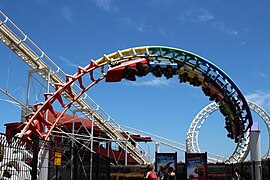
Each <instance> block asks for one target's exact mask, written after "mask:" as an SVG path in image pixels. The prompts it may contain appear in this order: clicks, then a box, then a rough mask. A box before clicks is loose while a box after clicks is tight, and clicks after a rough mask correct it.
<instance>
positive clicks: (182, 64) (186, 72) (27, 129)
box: [0, 11, 253, 164]
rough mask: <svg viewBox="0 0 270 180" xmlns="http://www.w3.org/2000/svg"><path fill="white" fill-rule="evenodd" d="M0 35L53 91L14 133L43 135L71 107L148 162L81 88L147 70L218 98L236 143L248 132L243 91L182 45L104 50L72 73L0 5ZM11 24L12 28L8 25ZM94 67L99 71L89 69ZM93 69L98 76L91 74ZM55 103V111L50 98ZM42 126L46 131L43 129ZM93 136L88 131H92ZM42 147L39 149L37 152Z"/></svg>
mask: <svg viewBox="0 0 270 180" xmlns="http://www.w3.org/2000/svg"><path fill="white" fill-rule="evenodd" d="M0 15H1V17H2V18H3V20H0V40H1V41H2V42H3V43H4V44H5V45H6V46H8V47H9V48H10V49H11V50H12V51H14V52H15V53H16V54H17V55H18V56H19V57H20V58H21V59H22V60H23V61H24V62H25V63H26V64H27V65H29V66H30V67H31V68H32V69H33V70H35V71H36V72H37V73H38V74H39V75H40V76H41V77H43V78H44V79H45V80H47V81H48V82H49V83H50V85H51V86H52V87H53V88H54V90H55V91H54V92H47V93H45V94H44V101H43V102H38V103H36V104H34V105H33V109H32V112H30V113H29V114H27V115H26V116H25V118H26V121H25V123H24V126H23V128H22V129H21V131H20V133H18V134H17V136H18V137H22V138H24V139H28V140H31V135H32V134H37V135H38V136H40V138H42V139H44V140H48V139H49V138H50V136H51V134H52V132H53V130H55V129H59V126H61V124H60V123H59V122H60V120H61V118H62V117H63V115H64V114H65V113H66V111H67V110H69V109H70V108H71V107H76V108H77V110H78V111H80V112H81V113H82V114H84V115H85V116H86V117H87V118H88V119H91V120H95V123H96V125H97V126H98V127H99V128H100V129H101V130H102V131H104V132H106V135H107V136H108V137H109V138H111V139H113V140H117V143H118V144H119V146H120V147H122V148H125V149H126V150H127V151H128V152H129V153H130V154H131V156H132V157H133V158H134V159H136V160H137V161H138V163H140V164H146V163H149V161H148V159H149V158H147V157H146V156H145V153H144V154H142V153H140V151H139V150H138V149H137V147H135V146H134V145H132V143H131V142H130V139H131V137H130V136H129V134H126V137H125V136H124V135H123V134H121V133H120V131H119V130H121V127H120V126H119V125H118V124H117V123H116V122H115V121H114V120H113V119H112V118H111V117H110V116H109V115H108V114H107V113H106V112H105V111H103V110H102V109H101V108H100V106H99V105H97V104H96V103H94V101H87V100H86V99H87V98H86V97H88V96H85V95H87V94H86V92H87V91H88V90H89V89H91V88H92V87H93V86H94V85H96V84H98V83H99V82H100V81H101V80H103V79H106V81H107V82H116V81H121V79H127V80H132V81H134V80H136V76H140V77H142V76H146V75H147V74H148V73H152V74H153V75H154V76H155V77H157V78H159V77H161V76H165V77H166V78H167V79H169V78H172V77H173V76H175V75H176V76H178V78H179V81H180V83H182V82H184V83H189V84H191V85H192V86H201V87H202V91H203V93H204V94H205V95H206V96H209V99H210V100H211V101H216V102H218V106H219V109H220V111H221V113H222V114H223V115H224V118H225V124H226V129H227V131H228V137H230V138H231V139H233V140H234V141H235V142H236V143H239V142H245V138H246V137H245V135H246V133H245V132H248V131H249V129H250V127H251V125H252V123H253V121H252V116H251V112H250V109H249V106H248V103H247V101H246V100H245V97H244V96H243V94H242V92H241V91H240V89H239V88H238V86H237V85H236V84H235V83H234V82H233V80H232V79H231V78H230V77H229V76H228V75H227V74H226V73H225V72H223V71H222V70H221V69H220V68H219V67H218V66H216V65H215V64H213V63H212V62H210V61H208V60H206V59H205V58H203V57H201V56H198V55H196V54H194V53H191V52H189V51H186V50H182V49H177V48H172V47H163V46H142V47H134V48H128V49H124V50H118V51H116V52H113V53H111V54H108V55H104V56H102V57H101V58H99V59H97V60H91V61H90V63H89V64H87V65H86V66H84V67H81V66H79V67H78V70H77V72H76V73H74V74H73V75H69V74H66V73H64V72H63V71H62V70H61V68H60V67H58V66H57V65H56V64H55V63H54V62H53V61H52V60H51V59H50V58H49V57H48V56H47V55H46V54H45V53H44V52H43V51H42V50H41V49H40V48H39V47H38V46H37V45H35V44H34V43H33V42H32V41H31V40H30V39H29V38H28V36H26V35H25V34H24V33H23V32H22V31H21V30H20V29H19V28H18V27H17V26H16V25H15V24H14V23H13V22H12V21H11V20H10V19H9V18H8V17H7V16H5V15H4V14H3V13H2V12H1V11H0ZM14 30H16V32H15V31H14ZM98 71H100V72H101V73H94V72H98ZM96 75H99V76H98V77H95V76H96ZM57 103H59V104H60V105H61V110H60V112H59V113H56V111H55V108H54V106H55V104H57ZM48 111H49V112H51V113H52V114H53V115H54V117H55V121H54V122H53V123H49V122H47V121H46V113H47V112H48ZM44 129H47V131H44ZM92 138H93V137H92ZM41 154H42V152H40V156H41Z"/></svg>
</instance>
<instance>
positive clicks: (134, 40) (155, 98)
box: [0, 0, 270, 156]
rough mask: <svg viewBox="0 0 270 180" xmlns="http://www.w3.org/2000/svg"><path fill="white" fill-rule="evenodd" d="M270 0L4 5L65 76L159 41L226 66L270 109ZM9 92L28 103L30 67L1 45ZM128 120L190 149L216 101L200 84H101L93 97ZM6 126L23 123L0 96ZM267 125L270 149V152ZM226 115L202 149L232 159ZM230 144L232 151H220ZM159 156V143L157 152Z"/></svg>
mask: <svg viewBox="0 0 270 180" xmlns="http://www.w3.org/2000/svg"><path fill="white" fill-rule="evenodd" d="M269 7H270V2H269V1H266V0H264V1H260V2H259V3H258V2H255V1H250V0H248V1H244V0H240V1H232V0H228V1H221V0H211V1H210V0H207V1H197V0H190V1H187V0H179V1H177V0H167V1H162V0H148V1H142V0H138V1H114V0H77V1H76V2H75V1H71V0H68V1H67V0H66V1H63V0H59V1H47V0H25V1H16V2H15V1H4V0H1V1H0V9H1V10H2V11H3V12H4V13H5V14H6V15H7V16H8V17H9V18H10V19H11V20H12V21H13V22H14V23H15V24H16V25H17V26H18V27H19V28H21V30H22V31H23V32H24V33H26V34H27V35H28V36H29V37H30V38H31V39H32V40H33V41H34V42H35V43H36V44H37V45H38V46H39V47H40V48H41V49H42V50H43V51H44V52H45V53H47V55H49V57H51V59H53V60H54V62H55V63H56V64H58V65H59V66H60V67H61V68H62V69H63V70H64V71H65V72H67V73H69V74H74V73H75V72H76V69H77V66H79V65H80V66H85V65H87V64H88V63H89V61H90V59H98V58H99V57H101V56H103V54H109V53H112V52H114V51H117V50H118V49H126V48H130V47H137V46H145V45H155V46H159V45H161V46H169V47H176V48H180V49H184V50H188V51H191V52H193V53H195V54H198V55H200V56H202V57H204V58H206V59H208V60H209V61H211V62H213V63H214V64H216V65H217V66H219V67H220V68H221V69H222V70H223V71H225V72H226V73H227V74H228V75H229V76H230V77H231V78H232V79H233V80H234V82H235V83H236V84H237V85H238V87H239V88H240V89H241V90H242V92H243V94H244V95H245V96H246V97H247V99H249V100H252V101H254V102H256V103H258V104H259V105H260V106H262V107H263V108H264V109H265V110H267V111H268V112H269V111H270V84H269V82H268V78H269V76H270V73H269V70H268V69H269V65H270V63H269V61H268V57H267V52H269V50H270V49H269V47H270V36H269V32H270V22H269V21H268V20H267V18H268V17H269V16H270V12H269ZM0 58H1V62H2V64H1V66H2V67H1V72H0V75H1V77H2V78H1V79H0V87H1V88H2V89H4V90H7V91H8V92H9V93H11V94H12V95H13V96H15V97H16V98H18V99H20V100H22V101H25V92H26V86H27V84H26V83H27V71H28V70H29V68H28V67H27V65H26V64H24V63H23V62H22V61H21V60H20V59H19V58H17V56H16V55H15V54H14V53H12V52H11V51H10V50H9V49H8V48H7V47H6V46H4V45H3V44H0ZM88 94H89V95H90V97H92V98H93V99H94V100H95V101H96V102H97V103H98V104H100V105H101V107H102V108H103V109H105V110H106V111H107V112H108V113H109V114H110V115H111V116H112V117H113V118H114V119H115V120H116V121H117V122H118V123H119V124H122V125H126V126H131V127H134V128H138V129H141V130H144V131H148V132H151V133H154V134H157V135H160V136H164V137H167V138H169V139H172V140H175V141H179V142H181V143H185V138H186V133H187V131H188V128H189V125H190V123H191V121H192V119H193V118H194V117H195V116H196V114H197V113H198V112H199V111H200V110H201V109H202V108H203V107H205V106H206V105H208V104H209V103H210V101H209V100H208V98H207V97H205V96H204V95H203V93H202V91H201V89H200V88H194V87H192V86H190V85H188V84H179V83H178V80H177V78H176V77H175V78H174V79H170V80H166V79H165V78H160V79H158V78H154V77H153V76H151V75H148V76H147V77H145V78H139V79H138V80H137V81H136V82H128V81H126V80H122V82H121V83H105V82H102V83H99V84H98V85H96V86H94V87H93V88H91V89H90V91H89V92H88ZM0 99H1V101H0V107H1V108H0V112H1V113H0V120H1V122H0V130H1V132H4V126H3V124H4V123H7V122H16V121H19V119H20V113H19V110H18V108H16V107H15V106H14V105H12V104H10V103H7V102H6V101H4V100H3V99H8V98H7V97H6V96H4V95H3V94H0ZM254 120H255V121H259V123H260V127H261V131H262V133H261V136H262V142H261V143H262V153H265V152H266V148H267V147H268V137H267V132H266V129H265V127H264V126H265V125H264V124H263V122H262V121H261V120H260V119H259V118H258V117H257V116H256V115H254ZM223 127H224V119H223V118H222V116H221V115H219V112H217V113H215V114H214V115H213V116H211V117H210V118H209V120H207V122H206V123H205V124H204V125H203V128H202V130H201V131H200V146H201V149H206V150H208V151H210V152H214V153H217V154H221V155H227V156H228V155H230V154H231V152H232V151H233V149H234V147H235V144H234V142H233V141H231V140H230V139H228V138H227V137H226V130H225V129H224V128H223ZM224 144H226V145H227V147H228V148H226V149H224V148H221V146H223V145H224ZM150 148H151V149H152V150H153V149H154V147H152V146H151V147H150Z"/></svg>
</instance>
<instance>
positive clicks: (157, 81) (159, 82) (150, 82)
mask: <svg viewBox="0 0 270 180" xmlns="http://www.w3.org/2000/svg"><path fill="white" fill-rule="evenodd" d="M130 83H131V84H132V85H135V86H169V85H170V81H168V80H167V79H164V78H155V79H151V80H147V81H130Z"/></svg>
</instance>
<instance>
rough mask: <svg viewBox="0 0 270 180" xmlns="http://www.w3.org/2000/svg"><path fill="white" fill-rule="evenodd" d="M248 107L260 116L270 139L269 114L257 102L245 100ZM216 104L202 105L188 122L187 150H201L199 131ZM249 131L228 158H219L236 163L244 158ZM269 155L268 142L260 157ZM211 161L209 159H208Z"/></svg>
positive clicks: (246, 151) (247, 148)
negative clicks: (263, 153)
mask: <svg viewBox="0 0 270 180" xmlns="http://www.w3.org/2000/svg"><path fill="white" fill-rule="evenodd" d="M247 102H248V105H249V107H250V110H252V111H253V112H255V113H256V114H258V115H259V116H260V118H261V119H262V120H263V121H264V123H265V125H266V127H267V129H268V138H269V140H270V116H269V114H268V113H267V112H266V111H265V110H264V109H263V108H262V107H260V106H259V105H258V104H256V103H254V102H252V101H247ZM218 110H219V108H218V104H216V103H215V102H213V103H211V104H209V105H208V106H206V107H204V108H203V109H202V110H201V111H200V112H199V113H198V114H197V115H196V117H195V118H194V119H193V121H192V123H191V124H190V127H189V130H188V133H187V138H186V141H187V151H188V152H193V153H198V152H201V150H200V147H199V132H200V129H201V128H202V125H203V123H204V122H205V121H206V119H207V118H208V117H209V116H210V115H211V114H212V113H214V112H215V111H218ZM249 134H250V133H249V131H248V132H246V133H245V138H243V141H241V142H238V144H237V146H236V148H235V150H234V152H233V154H232V155H231V156H230V157H229V158H228V159H221V161H225V162H226V163H237V162H242V161H244V160H245V158H246V156H247V155H248V153H249ZM269 157H270V143H269V146H268V151H267V153H266V154H265V155H264V156H263V157H262V158H269ZM209 161H211V159H209Z"/></svg>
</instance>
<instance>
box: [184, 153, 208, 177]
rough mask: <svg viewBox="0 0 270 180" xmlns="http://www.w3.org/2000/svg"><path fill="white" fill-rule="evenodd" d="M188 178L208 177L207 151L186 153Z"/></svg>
mask: <svg viewBox="0 0 270 180" xmlns="http://www.w3.org/2000/svg"><path fill="white" fill-rule="evenodd" d="M185 161H186V174H187V177H186V178H187V180H193V179H196V180H206V179H207V153H186V154H185Z"/></svg>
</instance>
